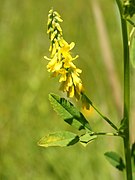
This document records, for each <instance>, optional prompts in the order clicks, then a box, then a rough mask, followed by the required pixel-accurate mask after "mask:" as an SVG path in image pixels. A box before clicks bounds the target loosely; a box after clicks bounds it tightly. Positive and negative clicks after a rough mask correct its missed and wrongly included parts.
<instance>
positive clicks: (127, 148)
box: [116, 0, 132, 180]
mask: <svg viewBox="0 0 135 180" xmlns="http://www.w3.org/2000/svg"><path fill="white" fill-rule="evenodd" d="M116 2H117V5H118V7H119V11H120V15H121V26H122V39H123V55H124V59H123V60H124V102H123V119H124V129H123V135H124V138H123V143H124V154H125V161H126V177H127V180H132V166H131V152H130V130H129V122H130V57H129V45H128V32H127V22H126V20H125V19H124V18H123V16H122V13H123V12H122V2H121V1H120V0H116Z"/></svg>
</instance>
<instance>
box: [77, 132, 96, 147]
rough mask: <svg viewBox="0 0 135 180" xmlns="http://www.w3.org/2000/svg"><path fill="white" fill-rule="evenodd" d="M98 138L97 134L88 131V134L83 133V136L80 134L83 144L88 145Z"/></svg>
mask: <svg viewBox="0 0 135 180" xmlns="http://www.w3.org/2000/svg"><path fill="white" fill-rule="evenodd" d="M96 138H97V136H96V135H92V134H90V133H86V134H83V135H82V136H80V138H79V141H80V143H81V144H82V145H83V146H85V147H86V146H87V145H88V143H90V142H92V141H94V140H95V139H96Z"/></svg>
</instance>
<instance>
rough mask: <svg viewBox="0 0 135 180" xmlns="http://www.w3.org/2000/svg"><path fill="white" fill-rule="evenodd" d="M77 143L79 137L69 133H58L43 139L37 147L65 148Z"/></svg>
mask: <svg viewBox="0 0 135 180" xmlns="http://www.w3.org/2000/svg"><path fill="white" fill-rule="evenodd" d="M78 141H79V136H78V135H76V134H74V133H72V132H69V131H58V132H53V133H50V134H48V135H47V136H45V137H43V138H42V139H41V140H40V141H39V142H38V145H39V146H42V147H49V146H59V147H65V146H70V145H74V144H76V143H77V142H78Z"/></svg>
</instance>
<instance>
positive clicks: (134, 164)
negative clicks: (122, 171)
mask: <svg viewBox="0 0 135 180" xmlns="http://www.w3.org/2000/svg"><path fill="white" fill-rule="evenodd" d="M131 160H132V167H133V172H135V142H134V143H133V144H132V148H131Z"/></svg>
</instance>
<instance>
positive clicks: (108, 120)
mask: <svg viewBox="0 0 135 180" xmlns="http://www.w3.org/2000/svg"><path fill="white" fill-rule="evenodd" d="M91 106H92V107H93V108H94V109H95V111H96V112H97V113H98V114H99V115H100V116H101V117H102V118H103V119H104V120H105V121H106V122H107V123H108V124H110V125H111V126H112V127H113V128H114V129H115V130H117V131H118V128H117V126H115V125H114V123H113V122H112V121H111V120H110V119H109V118H107V117H106V116H104V115H103V114H102V113H101V112H100V111H99V110H98V109H97V108H96V107H95V106H94V105H93V103H92V104H91Z"/></svg>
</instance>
